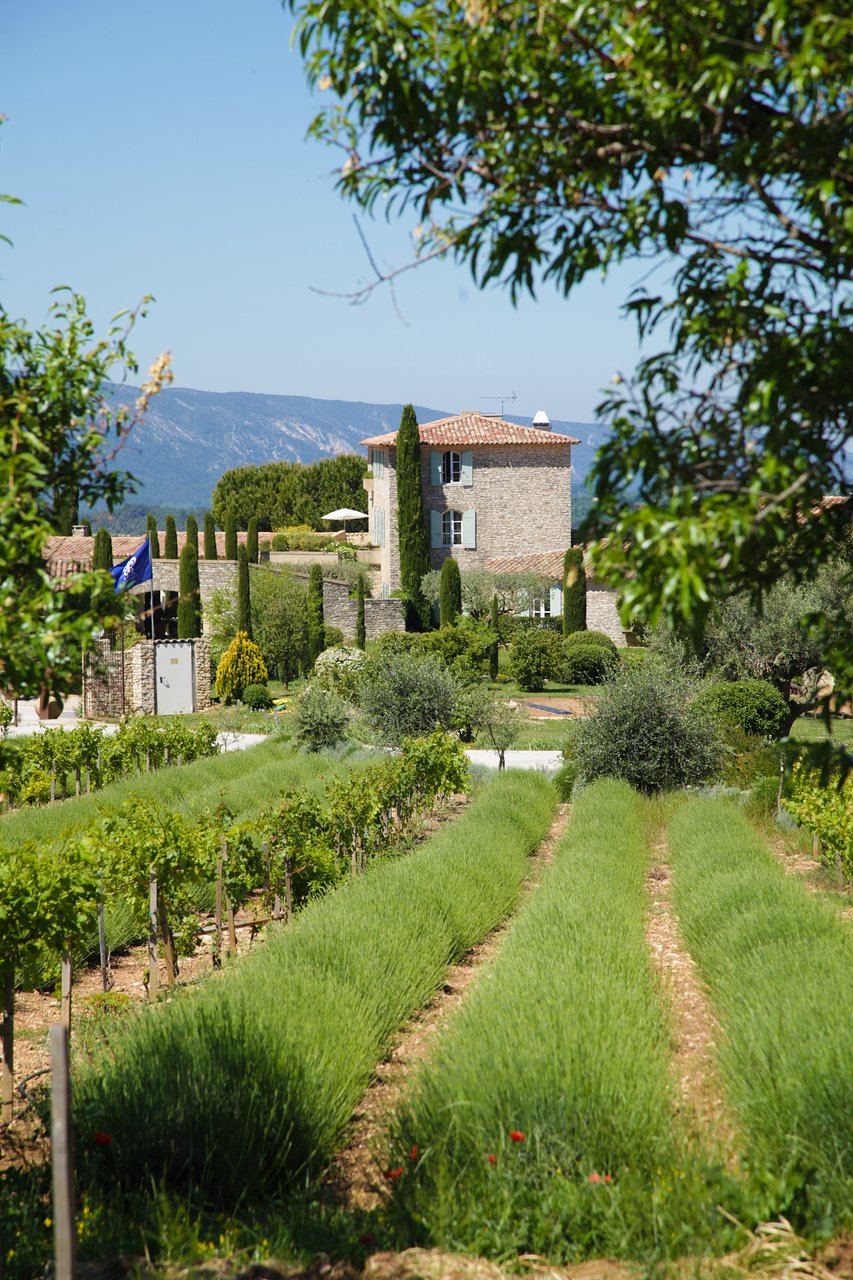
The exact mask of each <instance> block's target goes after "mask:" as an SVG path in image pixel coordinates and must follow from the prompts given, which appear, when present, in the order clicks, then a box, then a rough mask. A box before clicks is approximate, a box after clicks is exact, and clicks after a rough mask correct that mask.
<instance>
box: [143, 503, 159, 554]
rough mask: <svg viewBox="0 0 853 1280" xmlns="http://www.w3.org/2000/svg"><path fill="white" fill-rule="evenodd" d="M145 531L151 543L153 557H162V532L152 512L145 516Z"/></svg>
mask: <svg viewBox="0 0 853 1280" xmlns="http://www.w3.org/2000/svg"><path fill="white" fill-rule="evenodd" d="M145 533H146V536H147V538H148V541H149V543H150V544H151V559H152V560H159V559H160V534H159V533H158V532H157V521H156V520H155V518H154V516H153V515H152V514H151V512H150V511H149V512H148V515H147V516H146V517H145Z"/></svg>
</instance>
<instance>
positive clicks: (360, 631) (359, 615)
mask: <svg viewBox="0 0 853 1280" xmlns="http://www.w3.org/2000/svg"><path fill="white" fill-rule="evenodd" d="M356 600H357V601H358V604H357V607H356V614H355V643H356V645H357V646H358V648H359V649H363V648H364V647H365V646H366V644H367V627H366V625H365V618H364V578H363V577H359V580H358V591H357V594H356Z"/></svg>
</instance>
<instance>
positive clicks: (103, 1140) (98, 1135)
mask: <svg viewBox="0 0 853 1280" xmlns="http://www.w3.org/2000/svg"><path fill="white" fill-rule="evenodd" d="M93 1136H94V1139H95V1142H96V1143H97V1144H98V1146H99V1147H111V1146H112V1144H113V1135H112V1134H111V1133H102V1132H101V1130H100V1129H96V1130H95V1132H94V1135H93Z"/></svg>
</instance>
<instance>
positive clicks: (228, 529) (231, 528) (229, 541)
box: [225, 511, 237, 560]
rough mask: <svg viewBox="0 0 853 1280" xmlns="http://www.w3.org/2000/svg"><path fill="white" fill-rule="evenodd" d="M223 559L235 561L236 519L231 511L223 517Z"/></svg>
mask: <svg viewBox="0 0 853 1280" xmlns="http://www.w3.org/2000/svg"><path fill="white" fill-rule="evenodd" d="M225 559H226V560H236V559H237V517H236V516H235V515H234V512H233V511H229V512H228V514H227V515H226V517H225Z"/></svg>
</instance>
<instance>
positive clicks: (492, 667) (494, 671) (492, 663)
mask: <svg viewBox="0 0 853 1280" xmlns="http://www.w3.org/2000/svg"><path fill="white" fill-rule="evenodd" d="M491 623H492V630H493V631H494V633H495V639H494V641H493V642H492V644H491V646H490V647H489V678H490V680H491V682H492V684H494V682H495V681H496V680H497V678H498V637H499V636H500V631H499V630H498V597H497V594H495V595H493V596H492V616H491Z"/></svg>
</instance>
